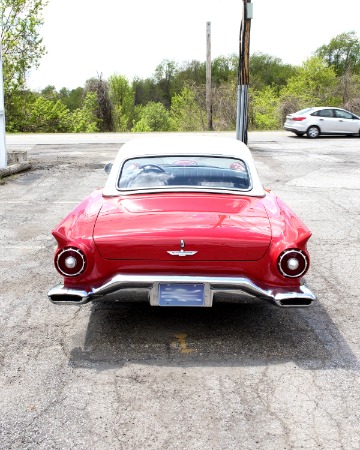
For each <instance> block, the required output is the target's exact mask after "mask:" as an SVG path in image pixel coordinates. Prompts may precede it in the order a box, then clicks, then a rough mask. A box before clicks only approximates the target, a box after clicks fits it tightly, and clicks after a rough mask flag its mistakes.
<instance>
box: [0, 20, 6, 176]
mask: <svg viewBox="0 0 360 450" xmlns="http://www.w3.org/2000/svg"><path fill="white" fill-rule="evenodd" d="M0 30H1V31H2V24H1V28H0ZM1 35H2V33H1ZM1 35H0V36H1ZM2 67H3V60H2V44H1V37H0V169H5V168H6V166H7V154H6V145H5V105H4V80H3V70H2Z"/></svg>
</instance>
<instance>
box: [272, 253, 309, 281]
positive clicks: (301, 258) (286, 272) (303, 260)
mask: <svg viewBox="0 0 360 450" xmlns="http://www.w3.org/2000/svg"><path fill="white" fill-rule="evenodd" d="M308 266H309V261H308V258H307V256H306V255H305V253H303V252H302V251H301V250H286V251H285V252H283V253H281V255H280V257H279V259H278V268H279V270H280V273H281V274H282V275H283V276H284V277H287V278H298V277H301V276H302V275H304V273H305V272H306V271H307V269H308Z"/></svg>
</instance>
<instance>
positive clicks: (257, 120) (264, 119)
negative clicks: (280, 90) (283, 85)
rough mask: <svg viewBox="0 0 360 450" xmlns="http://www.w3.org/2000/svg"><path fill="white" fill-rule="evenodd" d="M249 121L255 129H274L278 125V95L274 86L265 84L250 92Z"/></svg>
mask: <svg viewBox="0 0 360 450" xmlns="http://www.w3.org/2000/svg"><path fill="white" fill-rule="evenodd" d="M251 100H252V101H251V109H250V112H249V116H250V118H249V122H250V124H251V127H252V128H254V129H256V130H274V129H277V128H279V127H280V125H281V123H280V118H279V115H278V111H279V102H280V100H279V96H278V95H277V92H276V88H275V87H271V86H266V87H265V88H264V89H263V90H262V91H253V92H251Z"/></svg>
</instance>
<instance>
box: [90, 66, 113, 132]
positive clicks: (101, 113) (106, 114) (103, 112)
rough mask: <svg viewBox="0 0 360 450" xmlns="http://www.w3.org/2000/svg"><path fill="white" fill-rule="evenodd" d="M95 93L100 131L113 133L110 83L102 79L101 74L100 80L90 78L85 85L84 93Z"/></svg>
mask: <svg viewBox="0 0 360 450" xmlns="http://www.w3.org/2000/svg"><path fill="white" fill-rule="evenodd" d="M89 92H94V93H95V94H96V98H97V104H98V106H97V110H96V116H97V119H98V122H97V123H98V126H99V129H100V131H112V130H113V120H112V108H111V101H110V97H109V83H108V82H107V81H106V80H103V79H102V75H101V74H100V75H99V77H98V78H90V79H89V80H87V81H86V83H85V89H84V93H85V95H87V94H88V93H89Z"/></svg>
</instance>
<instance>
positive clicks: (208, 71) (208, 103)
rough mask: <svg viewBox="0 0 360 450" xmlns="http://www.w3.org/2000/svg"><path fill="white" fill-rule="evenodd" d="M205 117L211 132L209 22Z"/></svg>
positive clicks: (207, 27) (209, 30)
mask: <svg viewBox="0 0 360 450" xmlns="http://www.w3.org/2000/svg"><path fill="white" fill-rule="evenodd" d="M206 116H207V128H208V131H212V130H213V123H212V98H211V22H206Z"/></svg>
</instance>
